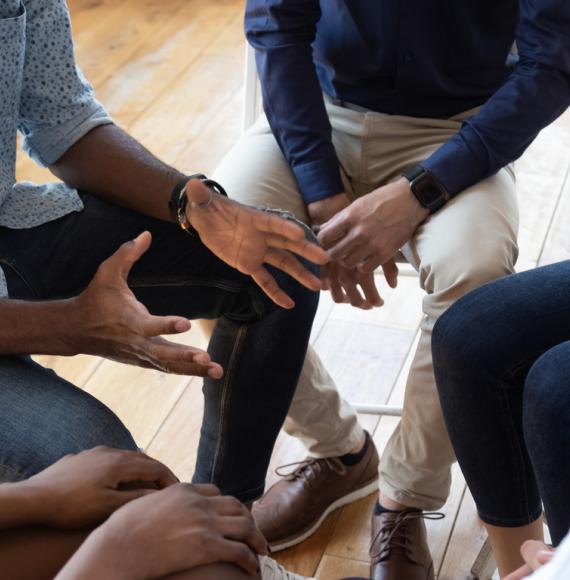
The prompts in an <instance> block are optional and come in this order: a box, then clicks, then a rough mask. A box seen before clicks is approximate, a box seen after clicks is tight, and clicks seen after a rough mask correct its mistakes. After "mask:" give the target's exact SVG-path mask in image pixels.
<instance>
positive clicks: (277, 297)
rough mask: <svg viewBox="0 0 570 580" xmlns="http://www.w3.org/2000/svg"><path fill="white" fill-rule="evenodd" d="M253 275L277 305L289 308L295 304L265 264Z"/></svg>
mask: <svg viewBox="0 0 570 580" xmlns="http://www.w3.org/2000/svg"><path fill="white" fill-rule="evenodd" d="M251 277H252V278H253V280H254V281H255V283H256V284H257V285H258V286H259V287H260V288H261V289H262V290H263V291H264V292H265V293H266V294H267V296H269V298H271V300H273V302H275V304H277V306H281V308H286V309H287V310H290V309H291V308H293V307H294V306H295V302H294V301H293V300H292V299H291V298H290V297H289V296H287V294H286V293H285V292H284V291H283V290H281V288H279V285H278V284H277V282H276V281H275V278H274V277H273V276H272V275H271V274H270V273H269V272H268V271H267V270H266V269H265V268H264V267H263V266H261V267H259V268H258V269H257V270H255V271H254V272H252V273H251Z"/></svg>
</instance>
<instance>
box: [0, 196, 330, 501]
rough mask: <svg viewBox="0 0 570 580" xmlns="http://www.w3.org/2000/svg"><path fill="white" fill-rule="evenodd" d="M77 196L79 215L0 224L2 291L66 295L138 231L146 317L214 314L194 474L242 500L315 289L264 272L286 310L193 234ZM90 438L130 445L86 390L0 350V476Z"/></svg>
mask: <svg viewBox="0 0 570 580" xmlns="http://www.w3.org/2000/svg"><path fill="white" fill-rule="evenodd" d="M83 197H84V202H85V210H84V211H83V212H80V213H74V214H71V215H69V216H66V217H64V218H61V219H59V220H56V221H54V222H51V223H48V224H45V225H42V226H40V227H37V228H33V229H31V230H9V229H6V228H0V263H1V265H2V267H3V269H4V271H5V273H6V277H7V281H8V289H9V292H10V296H11V297H12V298H21V299H31V300H51V299H57V298H66V297H70V296H74V295H77V294H78V293H79V292H80V291H81V290H82V289H83V288H85V286H86V285H87V284H88V283H89V281H90V280H91V278H92V277H93V275H94V274H95V271H96V269H97V267H98V266H99V264H100V263H101V262H102V261H103V260H105V259H106V258H107V257H109V256H110V255H111V254H112V253H113V252H114V251H115V250H116V249H117V248H118V247H119V245H120V244H122V243H123V242H125V241H127V240H130V239H133V238H134V237H136V236H137V235H138V234H139V233H140V232H141V231H143V230H149V231H150V232H151V233H152V235H153V243H152V246H151V248H150V250H149V251H148V252H147V253H146V254H145V255H144V256H143V257H142V258H141V260H140V261H139V262H138V263H137V264H136V265H135V267H134V268H133V271H132V274H131V276H130V278H129V285H130V286H131V288H132V290H133V292H134V293H135V294H136V296H137V298H138V299H139V300H140V301H141V302H143V303H144V304H145V305H146V306H147V308H148V309H149V310H150V311H151V312H152V313H153V314H157V315H171V314H176V315H180V316H185V317H188V318H220V321H219V323H218V324H217V327H216V330H215V332H214V335H213V337H212V340H211V341H210V345H209V352H210V354H211V356H212V358H213V360H215V361H217V362H219V363H220V364H222V366H223V367H224V369H225V375H224V378H222V379H220V380H214V379H206V380H204V396H205V412H204V419H203V423H202V430H201V438H200V446H199V451H198V460H197V465H196V472H195V476H194V480H195V481H196V482H213V483H215V484H216V485H218V486H219V487H220V488H221V489H222V491H223V492H224V493H227V494H231V495H235V496H237V497H238V498H239V499H241V500H242V501H250V500H252V499H255V498H257V497H258V496H260V495H261V494H262V493H263V489H264V482H265V475H266V471H267V466H268V464H269V459H270V456H271V452H272V449H273V445H274V443H275V439H276V437H277V435H278V432H279V429H280V428H281V425H282V423H283V421H284V419H285V417H286V415H287V411H288V408H289V405H290V403H291V400H292V398H293V394H294V391H295V388H296V385H297V381H298V378H299V374H300V372H301V368H302V365H303V361H304V357H305V352H306V349H307V344H308V340H309V335H310V331H311V326H312V321H313V317H314V314H315V311H316V308H317V303H318V295H317V294H316V293H314V292H311V291H309V290H306V289H305V288H303V287H301V286H300V285H299V284H298V283H296V282H295V281H294V280H293V279H291V278H290V277H288V276H286V275H284V274H282V273H279V272H276V271H273V273H274V275H275V276H276V277H277V280H278V283H279V284H280V285H281V286H282V287H283V288H284V289H285V291H286V292H287V293H288V294H290V295H291V296H292V297H293V299H294V300H295V302H296V307H295V308H294V309H293V310H291V311H287V310H283V309H281V308H278V307H276V306H274V305H273V303H272V302H271V301H270V300H269V299H268V298H266V296H265V294H263V292H262V291H261V290H260V289H259V288H258V287H257V286H256V285H255V284H254V283H253V282H252V281H251V279H250V278H249V277H248V276H244V275H242V274H240V273H239V272H237V271H236V270H234V269H232V268H230V267H229V266H227V265H226V264H225V263H223V262H222V261H221V260H219V259H217V258H216V257H215V256H214V255H213V254H212V253H211V252H210V251H209V250H208V249H207V248H206V247H205V246H204V245H203V244H202V243H201V242H200V241H199V239H197V238H194V237H191V236H188V235H187V234H186V233H184V232H183V231H182V230H180V229H179V228H177V227H176V226H174V225H172V224H170V223H167V222H162V221H160V220H156V219H153V218H150V217H147V216H143V215H140V214H138V213H136V212H133V211H130V210H127V209H123V208H120V207H116V206H113V205H109V204H107V203H104V202H102V201H100V200H98V199H96V198H94V197H91V196H83ZM188 412H189V413H191V412H192V409H188ZM100 444H105V445H109V446H113V447H120V448H131V449H135V448H136V443H135V441H134V440H133V438H132V437H131V435H130V433H129V432H128V430H127V429H126V428H125V427H124V425H123V424H122V423H121V422H120V420H119V419H118V418H117V417H116V416H115V415H114V414H113V413H112V412H111V411H110V410H109V409H107V408H106V407H105V406H104V405H102V404H101V403H100V402H98V401H97V400H95V399H94V398H93V397H91V396H90V395H89V394H87V393H85V392H83V391H82V390H81V389H79V388H77V387H75V386H74V385H71V384H70V383H68V382H66V381H64V380H63V379H61V378H60V377H58V376H56V375H55V373H53V372H51V371H49V370H46V369H44V368H42V367H40V366H39V365H37V364H35V363H33V362H31V360H30V359H29V358H28V357H3V358H0V478H3V479H4V480H10V479H21V478H23V477H27V476H30V475H32V474H33V473H36V472H37V471H40V470H41V469H43V468H45V467H46V466H47V465H49V464H51V463H53V462H54V461H55V460H57V459H58V458H60V457H61V456H63V455H65V454H66V453H71V452H77V451H79V450H82V449H86V448H90V447H93V446H95V445H100ZM182 452H183V450H182Z"/></svg>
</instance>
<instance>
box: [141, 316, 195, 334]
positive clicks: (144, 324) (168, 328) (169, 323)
mask: <svg viewBox="0 0 570 580" xmlns="http://www.w3.org/2000/svg"><path fill="white" fill-rule="evenodd" d="M140 325H141V329H142V332H143V333H144V335H145V336H160V335H162V334H180V333H181V332H186V331H188V330H190V328H191V326H192V325H191V323H190V321H189V320H188V319H187V318H183V317H182V316H153V315H152V314H149V315H148V316H146V317H145V318H144V319H143V320H141V321H140Z"/></svg>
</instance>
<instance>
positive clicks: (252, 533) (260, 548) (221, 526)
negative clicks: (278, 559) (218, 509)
mask: <svg viewBox="0 0 570 580" xmlns="http://www.w3.org/2000/svg"><path fill="white" fill-rule="evenodd" d="M216 527H217V529H218V530H219V532H220V533H221V534H222V535H223V536H224V537H225V538H227V539H228V540H237V541H238V542H243V543H245V544H247V545H248V546H249V547H250V548H251V549H252V550H253V551H254V552H255V553H256V554H261V555H265V554H267V541H266V540H265V538H264V537H263V534H262V533H261V532H260V531H259V530H258V529H257V527H256V525H255V524H254V522H253V520H252V519H251V518H247V517H244V516H239V517H227V516H220V517H219V518H218V520H217V525H216Z"/></svg>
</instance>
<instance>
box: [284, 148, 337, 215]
mask: <svg viewBox="0 0 570 580" xmlns="http://www.w3.org/2000/svg"><path fill="white" fill-rule="evenodd" d="M293 173H294V174H295V177H296V179H297V183H298V184H299V189H300V190H301V194H302V196H303V199H304V200H305V203H307V204H309V203H313V202H315V201H319V200H321V199H325V198H327V197H332V196H333V195H337V194H339V193H343V192H344V190H345V187H344V183H343V182H342V179H341V177H340V167H339V163H338V159H337V158H336V156H335V157H331V158H326V159H318V160H316V161H311V162H309V163H303V164H302V165H296V166H295V167H293Z"/></svg>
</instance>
